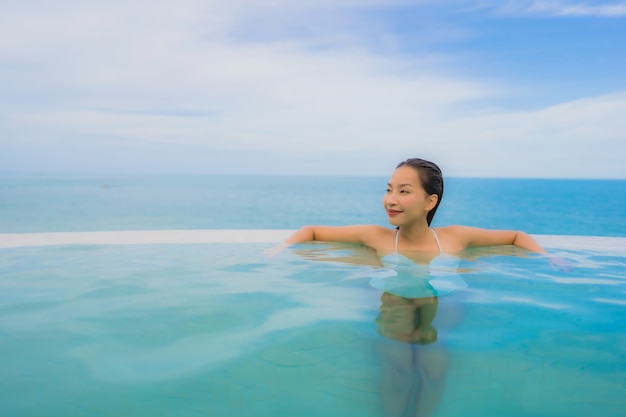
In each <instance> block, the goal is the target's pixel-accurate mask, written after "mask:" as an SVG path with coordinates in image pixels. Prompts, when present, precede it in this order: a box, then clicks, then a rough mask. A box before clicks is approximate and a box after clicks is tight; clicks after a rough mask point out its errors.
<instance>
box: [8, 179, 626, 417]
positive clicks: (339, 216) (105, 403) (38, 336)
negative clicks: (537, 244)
mask: <svg viewBox="0 0 626 417" xmlns="http://www.w3.org/2000/svg"><path fill="white" fill-rule="evenodd" d="M386 182H387V178H375V177H286V176H284V177H270V176H201V175H196V176H190V175H186V176H185V175H133V176H122V175H84V176H77V175H17V174H11V175H8V174H5V175H0V416H11V417H31V416H37V417H57V416H58V417H67V416H73V417H74V416H76V417H83V416H84V417H100V416H107V417H108V416H110V417H119V416H132V417H155V416H157V417H159V416H182V417H206V416H211V417H212V416H219V417H265V416H274V417H293V416H297V417H383V416H385V417H390V416H395V417H407V416H422V417H424V416H432V417H458V416H478V415H479V416H483V417H502V416H517V417H548V416H550V417H552V416H568V417H588V416H595V415H601V416H602V417H624V416H625V415H626V413H625V410H626V385H625V384H624V381H626V336H625V333H624V325H623V323H624V322H626V239H625V237H626V181H602V180H535V179H532V180H530V179H468V178H450V179H448V180H447V182H446V188H445V193H444V197H443V200H442V203H441V206H440V208H439V212H438V213H437V216H436V217H435V222H434V225H435V226H437V225H447V224H465V225H471V226H478V227H485V228H506V229H519V230H524V231H526V232H528V233H531V234H534V235H535V236H536V237H537V238H538V239H547V238H550V237H556V238H557V239H556V240H554V239H553V240H545V241H546V242H548V243H549V244H550V246H546V248H547V249H548V252H549V256H550V257H558V258H560V259H562V260H564V261H566V262H565V263H560V265H566V266H567V268H554V267H553V264H552V263H550V262H549V257H544V256H539V255H537V254H529V253H525V252H524V251H521V250H515V249H514V248H509V247H502V248H483V249H480V250H474V251H467V253H464V254H463V255H462V256H461V257H459V258H458V259H457V260H456V262H457V263H456V264H455V265H454V266H449V265H448V266H440V268H439V269H436V268H435V266H434V265H432V262H431V264H430V265H413V266H410V267H408V268H405V269H400V268H396V267H389V266H385V265H382V264H381V263H380V260H379V259H378V258H377V257H376V255H375V254H373V253H372V252H371V251H369V250H368V249H367V248H364V247H359V246H354V245H347V244H339V243H333V244H331V243H322V242H314V243H305V244H299V245H295V246H293V247H291V248H288V249H286V250H284V251H283V252H281V253H280V254H278V255H276V256H268V255H267V250H268V249H271V248H273V247H274V245H276V244H277V243H278V242H280V240H277V239H276V238H275V236H277V235H276V232H286V233H288V230H286V229H296V228H298V227H300V226H302V225H305V224H328V225H344V224H357V223H374V224H381V225H385V224H386V216H385V213H384V210H383V208H382V201H381V200H382V196H383V193H384V191H385V188H386ZM172 231H173V232H172ZM181 231H182V232H181ZM67 232H71V233H67ZM90 232H95V233H90ZM100 232H105V233H100ZM152 232H154V233H152ZM183 232H184V233H183ZM196 232H200V233H199V234H196ZM279 234H280V233H279ZM548 235H552V236H548ZM554 235H557V236H554ZM85 236H87V237H89V239H88V240H81V239H83V237H85ZM181 236H182V237H184V238H185V239H187V240H185V239H182V240H177V239H178V238H179V237H181ZM197 236H201V237H202V238H203V240H201V241H194V240H193V239H195V237H197ZM285 236H288V234H287V235H285ZM137 237H139V238H141V239H139V240H133V239H136V238H137ZM225 237H226V238H228V239H225ZM72 239H73V240H72ZM159 239H161V240H159ZM540 241H542V240H540ZM436 284H437V285H436ZM441 288H445V291H441V290H440V289H441ZM424 289H427V290H429V291H430V292H428V293H427V294H428V295H424V294H425V293H424V292H423V290H424ZM431 290H432V291H431ZM433 294H435V295H433Z"/></svg>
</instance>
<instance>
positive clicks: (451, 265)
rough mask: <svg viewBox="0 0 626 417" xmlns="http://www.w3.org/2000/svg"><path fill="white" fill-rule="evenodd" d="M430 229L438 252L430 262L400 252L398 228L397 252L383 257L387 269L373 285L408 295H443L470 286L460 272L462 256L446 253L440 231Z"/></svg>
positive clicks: (381, 272) (372, 280)
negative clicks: (458, 269)
mask: <svg viewBox="0 0 626 417" xmlns="http://www.w3.org/2000/svg"><path fill="white" fill-rule="evenodd" d="M430 230H432V232H433V235H434V236H435V240H436V241H437V247H438V248H439V255H437V256H436V257H435V258H433V259H432V260H431V261H430V263H429V264H428V265H421V264H416V263H415V262H413V261H412V260H410V259H409V258H407V257H405V256H403V255H400V254H399V253H398V237H399V235H400V233H399V230H396V250H395V253H391V254H389V255H386V256H383V257H382V258H381V261H382V262H383V265H384V266H385V267H386V268H385V269H384V270H381V271H380V272H379V273H377V274H376V276H374V277H372V279H371V280H370V285H372V286H373V287H374V288H377V289H379V290H383V291H387V292H390V293H392V294H396V295H400V296H402V297H407V298H421V297H432V296H434V295H444V294H448V293H450V292H452V291H454V290H459V289H462V288H465V287H467V284H466V283H465V281H464V280H463V279H462V278H461V277H460V276H459V275H458V272H457V268H458V266H459V262H460V258H458V257H456V256H453V255H446V254H445V253H443V251H442V250H441V242H440V241H439V236H437V232H436V231H435V230H434V229H430Z"/></svg>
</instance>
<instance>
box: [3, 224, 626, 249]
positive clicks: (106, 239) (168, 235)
mask: <svg viewBox="0 0 626 417" xmlns="http://www.w3.org/2000/svg"><path fill="white" fill-rule="evenodd" d="M293 232H294V230H244V229H229V230H141V231H100V232H55V233H3V234H0V248H18V247H29V246H58V245H146V244H172V243H279V242H282V241H284V240H285V239H286V238H287V237H288V236H290V235H291V233H293ZM532 236H533V237H534V238H535V239H536V240H537V241H538V242H539V243H540V244H541V245H542V246H543V247H545V248H547V249H555V248H557V249H564V250H594V251H602V252H618V253H621V254H626V238H623V237H603V236H567V235H532Z"/></svg>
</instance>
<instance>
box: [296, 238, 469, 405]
mask: <svg viewBox="0 0 626 417" xmlns="http://www.w3.org/2000/svg"><path fill="white" fill-rule="evenodd" d="M294 253H296V254H298V255H299V256H301V257H303V258H305V259H310V260H314V261H321V262H339V263H342V264H353V265H366V266H369V267H374V269H369V270H368V272H367V274H366V276H367V277H368V280H369V284H370V285H371V286H372V287H374V288H376V289H379V290H381V291H382V294H381V297H380V301H381V305H380V309H379V314H378V316H377V317H376V319H375V320H374V323H375V325H376V330H377V332H378V333H379V334H380V335H381V336H384V337H382V338H379V339H377V340H376V341H375V342H374V343H375V351H376V353H377V355H378V356H379V358H380V361H381V364H382V367H381V368H382V379H381V397H382V403H383V408H384V413H385V416H387V417H407V416H415V417H420V416H429V415H432V414H433V412H434V411H435V410H436V409H437V407H438V406H439V404H440V401H441V397H442V395H443V391H444V386H445V376H446V373H447V372H448V368H449V367H450V362H451V360H450V355H449V353H448V352H447V350H446V349H445V348H444V344H443V343H441V341H439V342H438V332H437V329H436V328H435V326H434V324H433V323H434V321H435V318H436V317H437V314H438V313H439V316H440V320H438V322H439V323H447V324H445V325H444V326H445V327H447V326H448V325H450V324H452V325H453V326H454V325H455V323H458V321H459V320H460V319H461V317H455V315H457V314H458V313H459V312H458V311H457V312H451V311H450V308H447V309H445V311H444V313H443V316H444V317H443V320H441V318H442V317H441V316H442V314H441V313H442V312H441V311H440V310H439V308H440V305H439V298H440V296H443V295H447V294H450V293H452V292H455V291H458V290H461V289H463V288H465V287H466V286H467V284H466V283H465V281H464V280H463V279H462V278H461V276H460V275H459V273H461V272H466V273H468V272H472V271H471V270H467V269H461V268H459V260H460V258H456V257H455V258H454V259H451V258H450V257H443V256H439V257H437V258H438V259H437V260H438V261H439V264H438V265H433V262H432V260H433V258H432V256H429V257H426V259H422V258H423V257H424V256H423V254H421V253H417V254H412V255H416V256H414V257H413V258H416V257H419V256H417V255H422V258H419V260H420V261H421V262H419V261H416V260H415V259H408V258H406V259H407V260H408V261H410V262H406V263H405V264H404V265H394V266H393V267H388V266H385V265H383V262H381V259H380V258H379V257H378V255H377V254H376V253H375V252H374V251H372V250H368V249H367V248H365V249H364V248H363V247H357V246H353V245H346V244H327V243H324V244H312V245H307V246H306V249H300V250H297V249H296V250H294ZM479 255H482V254H479ZM464 258H465V259H468V258H470V259H472V257H471V256H468V257H467V258H466V257H465V256H464ZM450 260H452V261H454V262H451V263H450V262H448V263H450V265H448V264H442V262H441V261H450ZM380 267H383V268H382V269H381V268H380ZM445 298H446V299H447V298H448V297H445ZM447 304H448V303H446V304H444V305H447ZM449 307H450V306H449Z"/></svg>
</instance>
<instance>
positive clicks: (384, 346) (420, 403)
mask: <svg viewBox="0 0 626 417" xmlns="http://www.w3.org/2000/svg"><path fill="white" fill-rule="evenodd" d="M380 300H381V302H382V304H381V306H380V314H379V315H378V317H377V318H376V320H375V323H376V327H377V331H378V333H380V334H381V335H383V336H385V337H386V338H389V339H393V340H385V339H381V340H379V341H378V342H377V344H376V352H377V353H378V355H379V356H380V358H381V361H382V365H383V366H382V384H381V385H382V386H381V395H382V400H383V407H384V411H385V416H389V417H391V416H398V417H404V416H428V415H431V414H432V412H433V411H434V410H435V409H436V408H437V406H438V405H439V401H440V400H441V396H442V394H443V389H444V377H445V374H446V372H447V370H448V367H449V363H450V358H449V355H448V353H447V352H446V351H445V350H444V349H443V348H442V347H441V344H437V343H435V342H436V340H437V330H436V329H435V327H434V326H433V321H434V319H435V317H436V314H437V308H438V306H439V300H438V298H437V297H426V298H405V297H400V296H397V295H394V294H391V293H388V292H384V293H383V294H382V295H381V297H380Z"/></svg>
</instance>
